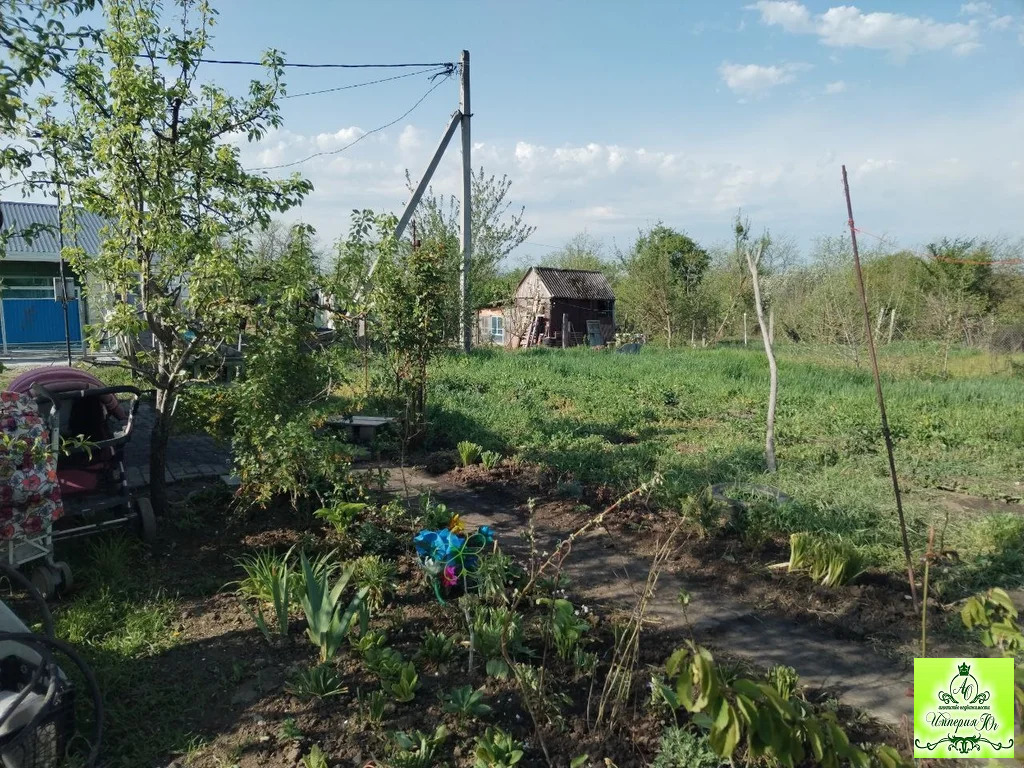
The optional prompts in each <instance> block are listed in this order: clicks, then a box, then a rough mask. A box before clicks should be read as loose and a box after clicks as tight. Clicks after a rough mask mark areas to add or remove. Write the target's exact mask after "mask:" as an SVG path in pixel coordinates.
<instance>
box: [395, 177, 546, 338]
mask: <svg viewBox="0 0 1024 768" xmlns="http://www.w3.org/2000/svg"><path fill="white" fill-rule="evenodd" d="M406 181H407V183H408V185H409V188H410V190H411V189H412V188H413V187H414V186H415V185H414V184H413V182H412V179H411V178H410V177H409V174H408V172H406ZM511 187H512V180H511V179H509V177H508V176H502V177H501V178H498V177H497V176H494V175H490V176H488V175H487V174H486V172H485V171H484V169H483V168H480V169H479V170H478V171H476V172H474V173H473V176H472V195H473V215H472V222H471V227H470V228H471V235H472V238H473V256H472V260H471V262H470V267H469V299H470V304H471V306H472V307H474V308H479V307H481V306H484V305H486V304H488V303H490V302H491V301H493V295H492V294H491V293H489V292H488V291H487V290H486V289H487V286H488V284H489V283H490V282H491V281H493V280H494V279H495V278H497V277H498V276H499V274H500V272H501V264H502V262H503V261H504V260H505V258H506V257H507V256H508V255H509V254H511V253H512V252H513V251H514V250H515V249H516V248H518V247H519V246H520V245H522V244H523V243H524V242H525V241H526V240H527V239H528V238H529V237H530V236H531V235H532V234H533V233H534V231H535V230H536V227H532V226H530V225H528V224H526V223H525V212H526V209H525V208H524V207H522V206H520V208H519V210H518V212H516V210H515V209H514V208H513V206H512V202H511V201H510V200H509V199H508V193H509V190H510V188H511ZM461 216H462V205H461V202H460V201H459V199H458V198H457V197H456V196H455V195H438V194H435V192H434V190H433V188H430V189H428V190H427V193H426V194H425V195H424V196H423V199H422V200H420V204H419V206H418V208H417V211H416V217H415V221H416V230H417V237H418V238H419V239H421V240H422V241H423V242H432V243H434V244H435V246H432V247H441V248H442V255H443V257H444V263H443V274H442V280H443V281H444V282H445V283H446V284H454V285H456V286H457V285H458V280H459V277H458V276H459V270H460V268H461V266H462V251H461V250H460V247H459V231H460V221H461ZM453 296H454V302H452V301H451V300H449V305H448V306H447V307H446V308H445V311H444V319H443V323H444V325H445V333H446V334H447V335H448V336H449V337H453V336H455V335H457V333H458V331H457V329H458V325H459V313H460V311H461V307H460V306H459V296H458V292H457V291H456V292H455V293H454V294H453Z"/></svg>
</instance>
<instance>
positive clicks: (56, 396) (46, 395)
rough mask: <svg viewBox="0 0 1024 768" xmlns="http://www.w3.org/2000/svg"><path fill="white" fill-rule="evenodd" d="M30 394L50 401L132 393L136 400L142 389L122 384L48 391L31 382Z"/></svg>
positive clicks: (140, 395)
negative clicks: (65, 390)
mask: <svg viewBox="0 0 1024 768" xmlns="http://www.w3.org/2000/svg"><path fill="white" fill-rule="evenodd" d="M32 394H33V395H34V396H35V397H37V398H43V399H46V400H50V401H52V402H56V401H58V400H80V399H82V398H83V397H103V396H105V395H115V396H117V395H132V396H133V398H134V399H135V400H138V399H139V398H140V397H142V390H141V389H139V388H138V387H131V386H127V385H124V386H117V387H99V388H95V387H93V388H90V389H76V390H70V391H67V392H50V391H49V390H48V389H47V388H46V387H44V386H42V385H41V384H33V385H32Z"/></svg>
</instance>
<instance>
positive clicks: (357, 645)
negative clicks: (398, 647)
mask: <svg viewBox="0 0 1024 768" xmlns="http://www.w3.org/2000/svg"><path fill="white" fill-rule="evenodd" d="M387 640H388V635H387V633H386V632H384V631H383V630H380V629H368V630H367V631H366V632H363V633H362V634H360V635H359V636H358V637H350V638H349V639H348V642H349V645H351V646H352V648H353V649H355V650H356V651H357V652H358V653H359V654H360V655H362V656H363V657H365V656H366V654H368V653H369V652H370V651H372V650H373V649H375V648H382V647H383V646H384V643H386V642H387Z"/></svg>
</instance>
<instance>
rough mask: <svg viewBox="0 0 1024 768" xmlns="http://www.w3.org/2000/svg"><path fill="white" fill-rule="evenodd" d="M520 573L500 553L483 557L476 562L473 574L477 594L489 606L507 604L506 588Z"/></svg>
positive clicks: (508, 558)
mask: <svg viewBox="0 0 1024 768" xmlns="http://www.w3.org/2000/svg"><path fill="white" fill-rule="evenodd" d="M521 573H522V572H521V571H520V570H519V569H518V567H517V566H515V565H514V564H513V562H512V558H511V557H509V556H507V555H504V554H502V553H501V552H493V553H491V554H489V555H483V556H481V557H480V559H479V560H478V561H477V567H476V572H475V573H474V574H473V579H474V580H475V586H476V591H477V594H479V595H480V598H481V599H482V600H484V601H485V602H488V603H491V604H498V603H508V588H509V586H511V585H512V584H514V583H515V582H516V581H517V579H518V578H519V576H520V575H521Z"/></svg>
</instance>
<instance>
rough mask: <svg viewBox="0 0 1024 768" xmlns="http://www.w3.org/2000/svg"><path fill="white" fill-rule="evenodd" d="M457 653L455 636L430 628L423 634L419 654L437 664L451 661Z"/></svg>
mask: <svg viewBox="0 0 1024 768" xmlns="http://www.w3.org/2000/svg"><path fill="white" fill-rule="evenodd" d="M454 654H455V638H454V637H450V636H449V635H446V634H445V633H444V632H434V631H433V630H431V629H428V630H427V631H426V633H425V634H424V635H423V645H421V646H420V650H419V656H420V658H422V659H426V660H427V661H432V662H434V663H435V664H443V663H444V662H446V661H450V660H451V658H452V656H453V655H454Z"/></svg>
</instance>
